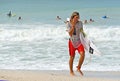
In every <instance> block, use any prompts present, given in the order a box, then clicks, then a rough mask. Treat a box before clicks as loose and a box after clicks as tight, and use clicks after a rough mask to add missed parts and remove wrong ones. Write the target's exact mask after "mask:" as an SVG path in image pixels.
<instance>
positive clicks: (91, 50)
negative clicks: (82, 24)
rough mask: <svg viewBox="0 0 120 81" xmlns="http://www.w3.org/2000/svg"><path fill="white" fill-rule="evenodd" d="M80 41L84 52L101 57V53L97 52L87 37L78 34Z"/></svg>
mask: <svg viewBox="0 0 120 81" xmlns="http://www.w3.org/2000/svg"><path fill="white" fill-rule="evenodd" d="M80 40H81V43H82V45H83V46H84V48H85V50H86V51H88V52H89V53H90V54H93V55H101V52H100V51H99V50H98V48H97V47H96V46H95V44H94V43H93V42H92V41H91V40H90V39H89V38H88V37H87V36H85V35H83V33H82V32H80Z"/></svg>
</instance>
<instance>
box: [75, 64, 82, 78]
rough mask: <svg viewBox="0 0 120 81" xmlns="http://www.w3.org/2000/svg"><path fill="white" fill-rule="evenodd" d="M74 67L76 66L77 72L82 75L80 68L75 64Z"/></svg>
mask: <svg viewBox="0 0 120 81" xmlns="http://www.w3.org/2000/svg"><path fill="white" fill-rule="evenodd" d="M76 68H77V72H79V73H80V75H82V76H83V72H82V71H81V70H80V67H78V66H76Z"/></svg>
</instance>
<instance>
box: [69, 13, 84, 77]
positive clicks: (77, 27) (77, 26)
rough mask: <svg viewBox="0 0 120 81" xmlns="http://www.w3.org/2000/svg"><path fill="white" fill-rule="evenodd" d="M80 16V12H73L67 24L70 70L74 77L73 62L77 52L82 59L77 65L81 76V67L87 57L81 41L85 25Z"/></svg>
mask: <svg viewBox="0 0 120 81" xmlns="http://www.w3.org/2000/svg"><path fill="white" fill-rule="evenodd" d="M79 19H80V16H79V13H78V12H73V13H72V15H71V18H70V21H69V22H68V23H67V31H68V34H69V36H70V39H69V55H70V59H69V68H70V75H72V76H74V75H75V74H74V71H73V61H74V57H75V51H76V50H77V51H78V52H79V54H80V58H79V61H78V65H77V67H76V68H77V71H78V72H79V73H80V75H82V76H83V72H82V71H81V66H82V64H83V61H84V57H85V51H84V47H83V45H82V44H81V41H80V36H79V35H80V31H81V30H82V31H83V24H82V22H81V21H79Z"/></svg>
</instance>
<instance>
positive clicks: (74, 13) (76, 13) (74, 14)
mask: <svg viewBox="0 0 120 81" xmlns="http://www.w3.org/2000/svg"><path fill="white" fill-rule="evenodd" d="M75 16H79V12H73V13H72V15H71V18H70V21H71V20H72V19H73V18H74V17H75Z"/></svg>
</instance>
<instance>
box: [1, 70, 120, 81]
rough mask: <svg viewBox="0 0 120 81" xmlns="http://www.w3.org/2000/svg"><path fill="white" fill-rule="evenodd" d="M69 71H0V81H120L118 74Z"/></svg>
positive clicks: (119, 74)
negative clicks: (74, 74)
mask: <svg viewBox="0 0 120 81" xmlns="http://www.w3.org/2000/svg"><path fill="white" fill-rule="evenodd" d="M75 73H76V76H70V75H69V71H47V70H46V71H36V70H35V71H33V70H32V71H30V70H0V81H120V77H119V76H120V72H97V71H84V76H80V75H79V73H77V72H75Z"/></svg>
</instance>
